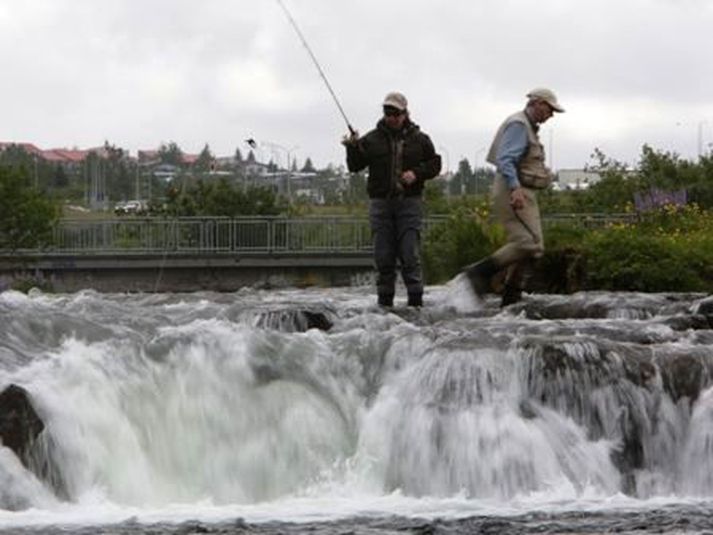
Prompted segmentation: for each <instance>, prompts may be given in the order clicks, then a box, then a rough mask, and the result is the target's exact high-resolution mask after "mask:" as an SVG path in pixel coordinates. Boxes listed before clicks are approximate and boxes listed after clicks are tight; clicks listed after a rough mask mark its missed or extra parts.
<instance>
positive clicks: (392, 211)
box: [343, 92, 441, 307]
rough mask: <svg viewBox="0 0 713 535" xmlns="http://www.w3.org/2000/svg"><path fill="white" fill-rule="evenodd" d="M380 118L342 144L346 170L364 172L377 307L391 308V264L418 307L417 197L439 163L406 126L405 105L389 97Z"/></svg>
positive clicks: (412, 126)
mask: <svg viewBox="0 0 713 535" xmlns="http://www.w3.org/2000/svg"><path fill="white" fill-rule="evenodd" d="M383 111H384V116H383V117H382V118H381V119H380V120H379V122H378V123H377V125H376V128H375V129H374V130H372V131H371V132H369V133H367V134H366V135H365V136H363V137H361V138H360V137H359V136H358V134H356V133H354V134H353V135H351V136H348V137H347V138H345V139H344V141H343V143H344V145H345V146H346V148H347V167H348V168H349V171H351V172H352V173H355V172H358V171H361V170H362V169H364V168H365V167H367V166H368V167H369V179H368V182H367V193H368V194H369V222H370V224H371V230H372V234H373V237H374V261H375V264H376V270H377V280H376V287H377V294H378V302H379V305H381V306H388V307H390V306H393V303H394V293H395V285H396V260H397V259H398V260H399V262H400V264H401V277H402V279H403V281H404V285H405V286H406V291H407V292H408V305H409V306H415V307H420V306H422V305H423V276H422V273H421V258H420V246H421V243H420V242H421V221H422V219H423V208H422V201H421V192H422V191H423V185H424V181H426V180H428V179H430V178H433V177H435V176H437V175H438V173H440V171H441V157H440V156H439V155H438V154H436V151H435V149H434V147H433V143H432V142H431V140H430V138H429V137H428V136H427V135H426V134H424V133H423V132H421V130H420V129H419V127H418V125H416V124H414V123H413V122H411V118H410V117H409V112H408V102H407V100H406V97H404V96H403V95H402V94H401V93H396V92H394V93H389V94H388V95H386V98H385V99H384V102H383Z"/></svg>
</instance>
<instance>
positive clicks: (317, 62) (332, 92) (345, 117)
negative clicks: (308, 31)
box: [277, 0, 357, 136]
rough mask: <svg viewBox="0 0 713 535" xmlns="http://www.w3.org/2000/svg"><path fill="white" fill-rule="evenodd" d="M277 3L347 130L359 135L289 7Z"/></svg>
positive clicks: (278, 0)
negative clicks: (330, 96) (315, 68)
mask: <svg viewBox="0 0 713 535" xmlns="http://www.w3.org/2000/svg"><path fill="white" fill-rule="evenodd" d="M277 3H278V4H280V7H281V8H282V11H284V12H285V15H286V16H287V20H289V21H290V24H291V25H292V27H293V28H294V29H295V32H296V33H297V36H298V37H299V38H300V41H302V45H303V46H304V47H305V49H306V50H307V53H308V54H309V57H310V58H312V62H313V63H314V66H315V67H317V71H318V72H319V75H320V76H321V77H322V80H323V81H324V85H326V86H327V90H328V91H329V94H330V95H332V98H333V99H334V103H335V104H336V105H337V108H339V113H341V114H342V117H343V118H344V122H345V123H347V128H348V129H349V133H351V134H352V135H353V136H354V135H356V133H357V132H356V130H354V128H352V125H351V124H349V119H347V114H346V113H344V108H342V105H341V104H340V103H339V99H338V98H337V95H336V94H335V93H334V90H333V89H332V85H331V84H330V83H329V80H327V76H326V75H325V74H324V71H323V70H322V67H321V66H320V65H319V61H317V57H316V56H315V55H314V52H312V49H311V48H310V46H309V44H308V43H307V39H305V36H304V35H303V34H302V32H301V31H300V27H299V26H297V22H295V19H294V18H293V17H292V15H291V14H290V12H289V10H288V9H287V6H285V4H284V3H283V2H282V0H277Z"/></svg>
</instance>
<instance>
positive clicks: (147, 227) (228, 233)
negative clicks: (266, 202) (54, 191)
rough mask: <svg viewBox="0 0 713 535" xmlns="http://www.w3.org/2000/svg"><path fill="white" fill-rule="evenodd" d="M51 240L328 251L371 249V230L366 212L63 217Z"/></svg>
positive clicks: (89, 248)
mask: <svg viewBox="0 0 713 535" xmlns="http://www.w3.org/2000/svg"><path fill="white" fill-rule="evenodd" d="M442 219H443V218H428V219H427V220H426V221H425V226H426V227H428V226H430V225H432V224H434V223H436V222H437V221H440V220H442ZM52 242H53V245H52V246H51V247H47V248H45V249H43V250H42V252H41V253H42V254H121V253H132V254H152V253H168V254H172V253H173V254H186V253H211V254H221V253H236V252H242V253H305V254H307V253H321V254H330V253H354V252H368V251H370V250H371V231H370V229H369V222H368V220H367V219H366V218H364V217H303V218H284V217H244V218H243V217H241V218H219V217H211V218H190V217H186V218H176V219H154V218H145V219H138V218H132V219H111V220H104V221H95V222H88V221H79V220H78V221H71V220H63V221H61V222H60V223H59V224H58V225H57V227H55V229H54V233H53V240H52Z"/></svg>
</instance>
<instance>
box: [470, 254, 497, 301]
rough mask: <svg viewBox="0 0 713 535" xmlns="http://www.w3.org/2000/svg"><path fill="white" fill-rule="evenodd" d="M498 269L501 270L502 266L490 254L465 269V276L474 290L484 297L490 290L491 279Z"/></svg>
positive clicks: (476, 293)
mask: <svg viewBox="0 0 713 535" xmlns="http://www.w3.org/2000/svg"><path fill="white" fill-rule="evenodd" d="M498 271H500V268H498V266H497V265H496V264H495V262H494V261H493V259H492V258H491V257H489V256H488V257H487V258H484V259H483V260H481V261H480V262H476V263H475V264H471V265H470V266H468V267H466V268H465V269H464V270H463V272H464V273H465V276H466V277H468V281H469V282H470V286H471V288H472V289H473V292H475V295H477V296H478V297H483V296H484V295H485V294H486V293H488V292H489V291H490V279H491V278H492V277H493V275H495V274H496V273H497V272H498Z"/></svg>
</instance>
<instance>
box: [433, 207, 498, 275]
mask: <svg viewBox="0 0 713 535" xmlns="http://www.w3.org/2000/svg"><path fill="white" fill-rule="evenodd" d="M503 241H504V232H503V230H502V228H501V227H500V226H497V225H493V224H491V223H490V222H489V212H488V207H487V201H464V202H463V203H462V204H461V205H460V206H458V207H456V208H455V209H454V211H453V212H452V213H451V215H450V216H449V217H448V219H447V220H445V221H443V222H442V223H439V224H438V225H436V226H435V227H433V228H432V229H431V230H430V231H429V232H428V234H427V236H426V238H425V240H424V255H423V258H424V271H425V273H426V281H427V282H428V283H429V284H436V283H442V282H445V281H447V280H449V279H451V278H453V277H454V276H455V275H457V274H458V273H459V272H460V270H461V269H462V268H463V267H464V266H466V265H468V264H472V263H473V262H476V261H477V260H479V259H481V258H482V257H484V256H487V255H488V254H490V253H492V252H493V251H494V250H495V249H497V247H499V246H500V244H502V243H503Z"/></svg>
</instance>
